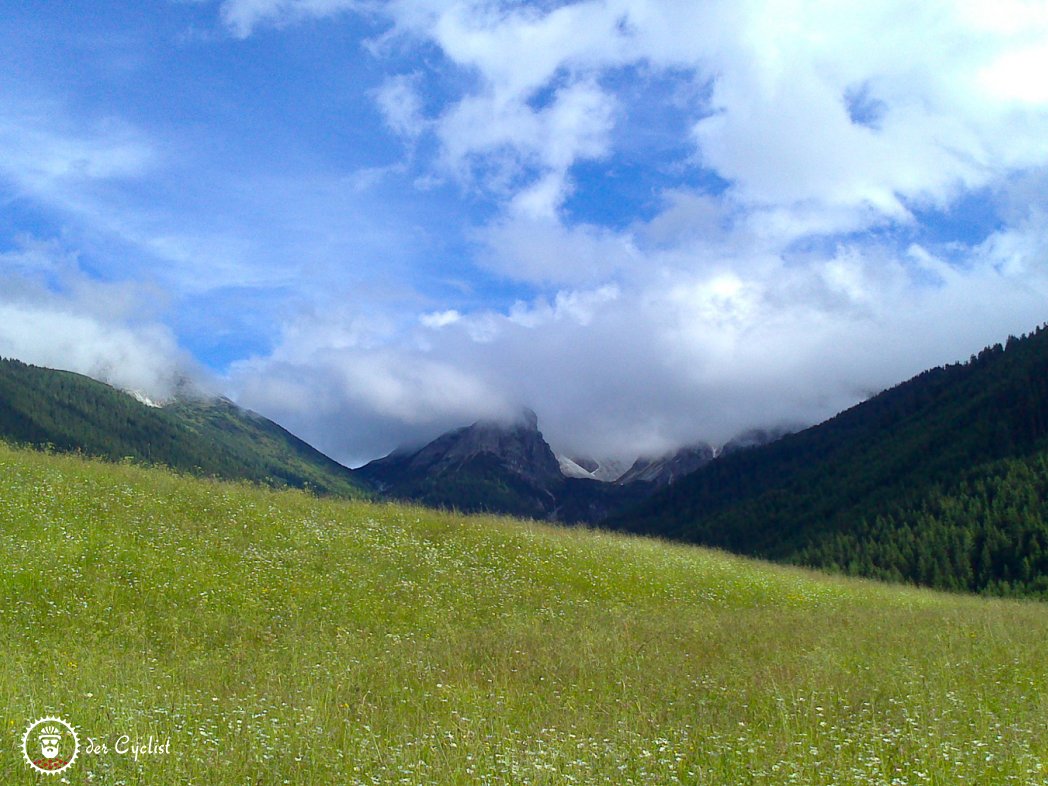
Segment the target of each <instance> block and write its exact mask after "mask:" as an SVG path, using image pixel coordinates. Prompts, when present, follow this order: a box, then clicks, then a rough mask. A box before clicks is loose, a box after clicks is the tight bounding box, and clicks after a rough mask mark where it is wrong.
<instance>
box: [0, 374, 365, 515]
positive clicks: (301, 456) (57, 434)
mask: <svg viewBox="0 0 1048 786" xmlns="http://www.w3.org/2000/svg"><path fill="white" fill-rule="evenodd" d="M0 438H3V439H6V440H7V441H9V442H13V443H17V444H26V445H34V446H37V447H49V448H52V449H54V450H58V451H80V452H82V453H85V454H87V455H91V456H98V457H101V458H106V459H110V460H114V461H118V460H122V459H125V458H131V459H134V460H136V461H141V462H145V463H149V464H163V465H166V466H169V467H173V468H175V469H179V470H184V471H188V472H192V473H195V474H200V475H214V476H216V477H221V478H229V479H244V480H252V481H256V482H259V483H265V484H266V485H270V486H276V487H280V486H291V487H296V488H307V487H308V488H312V489H313V490H315V491H317V492H321V493H330V494H337V495H340V496H350V497H352V496H361V495H362V491H361V486H360V484H359V483H358V482H357V481H356V479H354V478H353V477H352V473H351V472H350V470H349V469H347V468H346V467H343V466H342V465H341V464H339V463H337V462H335V461H333V460H332V459H330V458H328V457H327V456H325V455H324V454H322V453H320V452H319V451H317V450H315V449H314V448H312V447H310V446H309V445H308V444H306V443H305V442H303V441H302V440H300V439H299V438H298V437H296V436H294V435H293V434H291V433H289V432H288V431H286V430H284V429H283V428H281V427H280V426H278V425H277V424H276V423H273V422H272V421H270V420H267V419H266V418H264V417H262V416H260V415H257V414H255V413H253V412H249V411H247V410H244V409H241V408H240V407H237V406H236V405H235V404H233V403H232V402H231V401H228V400H226V399H221V398H200V397H190V398H184V399H180V400H176V401H174V402H172V403H170V404H168V405H166V406H164V407H151V406H147V405H146V404H144V403H142V402H140V401H138V400H137V399H135V398H133V397H132V396H130V395H128V394H126V393H124V392H122V391H119V390H116V389H114V388H112V387H110V386H109V385H105V384H103V383H101V382H97V381H95V380H93V379H90V378H88V377H85V376H82V375H80V374H74V373H72V372H68V371H55V370H53V369H47V368H40V367H37V366H31V365H27V364H25V363H21V362H19V361H17V360H5V359H0Z"/></svg>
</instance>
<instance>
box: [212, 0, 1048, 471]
mask: <svg viewBox="0 0 1048 786" xmlns="http://www.w3.org/2000/svg"><path fill="white" fill-rule="evenodd" d="M252 5H254V4H251V3H242V2H237V0H230V2H227V3H226V4H225V9H226V12H227V14H230V13H233V12H234V11H235V10H236V9H238V8H247V7H249V6H252ZM335 5H336V4H329V5H325V6H324V7H323V8H322V9H320V10H318V13H324V14H330V13H334V12H335V11H337V10H346V9H348V8H351V7H352V6H350V5H349V4H341V5H340V7H339V8H335ZM307 11H308V9H307V7H306V5H305V4H297V5H295V6H294V7H292V6H291V5H290V4H289V5H287V6H286V7H281V8H279V9H278V8H275V7H274V8H272V9H271V11H270V12H267V15H266V16H265V17H263V16H256V17H254V22H253V24H256V25H257V24H263V23H274V22H275V23H281V24H286V23H289V22H290V21H292V19H293V17H294V16H296V15H301V14H304V13H306V12H307ZM375 13H380V14H385V15H386V16H387V17H388V19H389V22H390V25H391V26H390V28H389V30H388V32H387V33H386V34H385V35H384V36H383V37H382V38H381V39H378V40H376V41H374V42H373V44H372V49H373V51H374V52H375V53H376V55H375V56H376V57H378V58H380V59H381V58H383V57H387V56H389V53H391V52H395V51H398V50H401V49H404V48H409V49H410V48H412V47H417V46H423V45H425V46H430V47H436V48H437V49H438V50H439V52H440V53H441V55H442V57H443V58H444V60H445V66H444V67H443V68H445V69H451V70H452V71H453V72H454V73H458V74H463V75H465V77H467V78H465V79H462V80H460V82H461V83H462V84H464V85H465V87H460V88H459V89H458V92H453V93H451V94H450V95H448V96H447V97H446V98H445V100H444V101H443V103H442V104H440V105H439V106H437V107H435V108H434V107H433V105H432V104H433V102H432V100H431V99H432V96H431V95H429V94H427V92H426V91H427V89H430V90H431V89H432V88H431V87H430V88H427V85H430V84H431V82H432V80H434V79H439V78H441V74H440V73H426V72H424V71H419V70H417V69H416V70H413V71H412V72H411V73H404V74H398V75H393V76H391V77H389V78H388V80H387V81H386V83H385V84H384V85H383V88H382V90H381V91H380V94H379V97H378V104H379V107H380V110H381V111H382V112H383V114H384V117H385V118H386V121H387V123H388V125H389V128H390V130H391V131H392V132H393V133H395V134H396V135H398V136H400V137H401V138H402V139H404V140H406V141H408V140H409V141H410V143H411V144H412V145H413V146H414V145H417V144H418V142H419V140H420V139H429V140H430V141H431V146H432V150H433V153H432V155H431V156H430V157H429V158H428V159H427V160H424V161H423V162H421V163H420V164H418V165H419V166H420V167H422V168H424V169H425V172H426V174H428V176H430V177H433V178H444V179H449V180H450V181H451V182H454V183H456V184H458V187H459V188H461V189H463V190H465V191H466V192H472V193H477V194H481V195H483V196H484V197H486V198H488V199H490V200H491V201H492V203H493V204H494V205H495V206H496V207H497V210H496V212H495V214H494V216H493V217H491V218H490V219H488V220H486V221H483V222H480V223H477V224H475V225H474V228H473V230H472V238H473V240H474V261H475V263H476V264H477V265H479V266H481V267H483V268H484V269H486V270H488V271H489V272H490V273H491V274H492V275H495V276H498V277H503V278H506V279H511V280H515V281H518V282H522V283H524V284H526V285H528V286H529V287H531V288H532V290H531V292H532V294H531V295H530V296H528V297H525V298H521V299H519V300H518V301H516V302H515V303H513V304H510V305H508V306H507V307H504V308H501V309H499V308H474V309H472V310H470V309H461V308H458V307H457V306H456V308H455V309H452V310H449V309H446V308H443V307H439V308H434V309H433V310H432V311H431V312H427V313H421V314H419V315H418V322H417V324H415V325H413V326H410V327H407V328H403V329H401V330H399V331H397V332H396V334H395V335H391V336H389V337H388V338H387V340H386V341H384V342H383V343H382V345H381V346H378V347H373V346H366V345H362V344H352V343H350V344H348V345H346V344H341V345H338V346H333V345H331V344H325V342H324V341H323V340H322V338H321V339H319V340H318V337H323V336H325V335H329V334H333V335H341V334H342V331H340V330H339V325H340V324H343V323H344V322H345V321H346V320H348V319H351V318H352V315H353V306H352V305H349V306H345V307H343V308H341V309H340V308H337V307H332V309H331V310H330V311H329V312H325V315H324V316H322V317H315V316H314V317H311V318H310V319H309V320H308V321H307V322H303V323H298V324H295V325H294V326H292V327H291V328H289V329H288V330H286V332H285V335H284V337H283V339H282V340H281V341H280V342H278V346H277V348H276V349H275V351H274V352H273V353H272V354H271V355H269V356H268V357H256V358H253V359H251V360H249V361H245V362H243V363H240V364H237V365H236V366H235V367H234V370H233V373H232V379H233V380H234V383H235V384H236V385H237V387H238V389H239V390H240V391H241V395H242V397H243V398H244V399H245V400H246V401H249V402H251V403H252V404H253V405H255V406H257V407H258V408H260V409H265V410H267V411H273V412H279V413H281V415H282V416H283V417H285V418H287V419H289V420H291V421H292V422H294V423H295V425H296V426H298V427H299V428H300V429H302V430H303V431H304V432H307V433H311V434H313V435H314V436H315V437H316V438H318V439H319V440H320V441H321V443H322V446H323V447H325V448H326V449H328V450H330V451H332V452H334V453H335V454H336V455H340V456H342V457H346V458H350V459H355V460H361V459H364V458H368V457H370V456H372V455H375V454H376V453H380V452H383V451H385V450H388V449H390V448H392V447H393V446H394V442H395V441H396V440H397V439H407V438H410V437H412V436H414V437H419V436H420V435H423V434H425V435H431V434H432V433H435V432H436V431H437V430H439V429H440V428H443V427H445V426H449V425H454V424H457V423H461V422H467V421H469V420H470V419H472V418H474V417H480V416H487V415H492V414H497V413H499V412H505V411H507V410H510V409H512V408H513V407H514V406H518V405H522V404H528V405H530V406H532V407H534V408H535V409H536V410H537V411H538V412H539V415H540V418H541V420H542V424H543V427H544V429H545V431H546V433H547V436H548V437H550V438H551V439H552V441H553V442H554V444H555V445H556V446H557V447H559V448H561V449H563V450H568V451H575V452H580V453H594V454H610V455H620V456H628V455H635V454H636V453H638V452H656V451H659V450H663V449H669V448H671V447H674V446H676V445H679V444H681V443H684V442H688V441H693V440H698V439H707V440H711V441H714V442H718V441H724V440H726V439H728V438H730V437H731V436H732V435H733V434H735V433H737V432H738V431H740V430H742V429H744V428H747V427H750V426H766V425H774V424H778V423H782V422H789V423H798V422H799V423H811V422H814V421H816V420H819V419H821V418H824V417H826V416H829V415H831V414H833V413H834V412H836V411H838V410H839V409H841V408H844V407H846V406H849V405H851V404H853V403H855V402H857V401H859V400H861V399H862V398H864V397H865V396H867V395H869V394H871V393H873V392H876V391H878V390H880V389H882V388H883V387H885V386H887V385H890V384H893V383H895V382H898V381H901V380H902V379H904V378H906V377H908V376H909V375H912V374H914V373H917V372H919V371H920V370H922V369H924V368H925V367H928V366H931V365H935V364H940V363H944V362H950V361H954V360H959V359H963V358H965V357H967V355H968V354H969V353H970V352H972V351H976V350H978V349H979V348H980V347H982V346H983V345H984V344H987V343H992V342H994V341H997V340H1001V339H1003V338H1004V337H1005V336H1006V335H1008V334H1009V333H1015V332H1022V331H1025V330H1028V329H1031V328H1033V327H1034V326H1035V325H1037V324H1039V323H1040V322H1043V321H1044V320H1045V319H1046V318H1048V307H1046V305H1048V246H1046V243H1045V231H1044V229H1043V226H1044V224H1043V217H1044V200H1043V198H1041V200H1040V202H1039V203H1037V202H1036V200H1035V201H1034V203H1031V204H1027V205H1025V208H1023V207H1019V206H1017V205H1016V204H1015V203H1016V201H1017V197H1016V194H1017V192H1018V191H1021V190H1022V189H1023V186H1022V185H1021V182H1022V181H1023V180H1024V178H1025V179H1027V180H1028V179H1029V178H1030V177H1034V178H1036V177H1043V172H1044V168H1045V166H1046V164H1048V100H1046V96H1045V94H1044V90H1043V86H1042V82H1041V81H1040V80H1039V78H1038V77H1037V76H1036V74H1038V73H1040V72H1041V71H1040V70H1038V68H1037V65H1038V63H1040V62H1041V59H1043V52H1045V51H1048V12H1046V8H1045V6H1044V4H1043V3H1012V4H1009V5H1008V8H1007V9H1004V10H1002V9H1001V7H1000V6H999V5H998V4H996V3H994V4H990V3H979V2H966V3H955V2H949V3H946V2H943V3H934V2H933V3H926V4H922V5H921V6H920V7H919V8H915V7H914V6H913V5H912V4H909V3H895V2H877V3H869V4H866V5H864V6H863V7H862V8H861V9H860V8H857V7H854V6H849V7H847V8H845V7H843V6H842V7H839V8H835V7H827V6H825V5H823V4H808V3H800V4H798V3H784V2H774V1H769V2H746V3H736V2H731V3H727V2H725V3H717V2H713V3H702V4H697V3H677V2H669V1H666V2H657V1H656V0H607V1H604V2H596V1H591V2H578V3H566V4H556V5H555V6H552V7H550V6H546V5H543V6H538V5H530V4H521V3H490V2H484V3H480V2H473V3H471V2H436V1H433V2H395V3H390V4H387V5H385V6H382V7H381V10H375ZM902 20H905V22H903V21H902ZM239 32H241V33H244V32H245V29H244V28H240V29H239ZM637 84H641V85H644V84H648V85H650V86H651V89H652V90H658V91H660V93H659V100H660V101H662V102H663V103H664V104H665V105H666V106H672V107H674V108H675V111H676V117H677V120H676V124H675V125H674V124H671V123H670V122H669V121H668V120H665V118H663V117H660V116H658V115H656V116H655V117H654V118H652V117H649V118H648V119H647V120H645V119H643V118H642V119H640V120H636V119H634V118H631V113H632V112H633V111H634V110H635V105H634V104H633V103H631V102H630V101H628V100H627V99H628V96H627V92H628V91H627V90H626V89H625V87H624V85H634V86H635V85H637ZM667 85H668V88H667ZM427 98H429V99H430V100H429V101H428V102H427ZM427 104H428V105H429V107H430V108H429V109H428V110H427V109H426V107H427ZM645 123H647V125H645ZM631 124H632V125H631ZM638 124H639V125H638ZM638 128H639V130H640V131H641V132H642V134H641V135H640V136H641V138H642V139H643V133H647V134H650V135H656V134H661V135H674V136H675V139H676V141H677V143H678V144H679V145H680V146H681V149H682V152H681V154H680V156H679V157H678V158H677V159H676V160H666V159H665V158H664V157H663V158H659V159H657V160H642V164H643V165H646V166H651V167H668V168H671V169H674V170H675V172H676V182H672V180H671V185H669V186H667V187H664V188H661V189H659V190H658V191H657V193H656V194H655V195H654V197H652V199H650V200H649V205H650V203H651V202H652V201H654V203H655V206H654V208H650V207H649V209H648V211H647V213H648V214H647V215H638V216H635V217H634V218H633V219H632V220H628V221H625V222H622V221H620V222H618V224H619V225H610V224H608V223H605V224H603V225H602V223H601V222H600V220H599V219H598V220H579V218H578V217H577V215H574V214H573V211H572V201H573V200H578V201H580V202H584V201H585V199H586V197H587V196H588V194H589V192H595V191H596V192H599V191H600V190H601V189H602V188H605V187H607V186H608V184H610V183H613V179H614V178H615V177H616V170H617V169H619V168H621V167H623V166H624V165H626V164H627V163H629V157H630V156H631V155H632V156H639V155H643V153H644V151H643V150H642V151H641V152H640V153H638V152H637V149H636V148H637V145H638V144H641V145H642V144H644V143H643V141H641V142H638V141H637V136H638V135H637V133H636V131H637V130H638ZM626 129H632V131H631V132H630V133H627V131H626ZM585 166H590V167H591V169H592V168H593V167H596V168H597V171H598V172H599V173H600V176H599V177H597V178H593V177H590V178H589V179H588V180H585V181H584V180H583V178H582V177H581V176H580V175H579V172H580V167H585ZM1025 191H1026V193H1027V195H1028V194H1029V192H1030V189H1029V188H1026V189H1025ZM972 199H974V200H976V201H978V203H979V209H980V211H981V213H982V214H983V215H984V216H986V215H989V216H993V217H995V218H994V219H993V220H992V221H991V222H990V223H991V226H990V228H989V229H987V230H986V231H984V232H982V233H981V234H980V235H978V236H972V235H971V232H970V231H969V229H968V228H966V227H964V226H962V225H961V224H962V222H960V221H959V220H958V219H957V218H956V217H955V216H954V214H953V211H955V210H956V209H957V206H958V205H959V204H962V203H963V202H964V201H965V200H972ZM1019 199H1021V198H1019ZM1009 204H1010V205H1011V206H1012V207H1011V208H1007V207H1006V206H1007V205H1009ZM1009 209H1010V210H1012V212H1011V214H1009V215H1006V214H1007V213H1008V211H1009ZM452 305H454V304H452ZM302 335H308V336H309V341H308V346H303V344H302V342H301V341H300V340H299V339H298V338H296V337H297V336H302ZM318 389H321V390H323V391H324V395H323V402H324V403H323V405H322V406H321V407H320V408H319V410H318V409H317V407H316V398H315V397H314V396H313V394H312V391H315V390H318ZM376 423H377V424H380V425H379V426H378V427H376V425H375V424H376ZM362 424H366V425H362Z"/></svg>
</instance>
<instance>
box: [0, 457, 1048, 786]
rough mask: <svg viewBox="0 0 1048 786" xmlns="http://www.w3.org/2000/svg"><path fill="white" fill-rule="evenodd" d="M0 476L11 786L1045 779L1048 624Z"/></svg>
mask: <svg viewBox="0 0 1048 786" xmlns="http://www.w3.org/2000/svg"><path fill="white" fill-rule="evenodd" d="M0 479H2V483H3V490H2V492H0V557H2V560H3V568H2V573H0V599H2V603H0V719H2V723H3V740H2V744H0V783H3V784H5V785H7V784H36V783H41V782H48V783H59V782H68V783H74V784H87V783H96V784H150V785H151V786H152V785H155V784H161V785H163V784H189V783H192V784H243V786H258V785H262V784H266V785H268V784H514V785H516V784H674V783H684V784H732V785H734V784H791V783H796V784H809V785H810V784H885V785H889V784H890V785H893V786H894V785H896V784H940V785H941V786H956V784H976V785H984V784H985V785H987V786H989V785H990V784H1044V783H1045V782H1046V781H1048V605H1046V604H1043V603H1037V602H1011V601H1001V600H990V599H983V598H977V597H969V596H958V595H947V594H940V593H934V592H930V591H924V590H917V589H912V588H908V587H898V586H888V585H883V584H877V583H873V582H865V581H857V580H848V579H843V578H835V577H829V576H823V575H820V574H816V573H812V572H806V571H802V570H796V569H788V568H783V567H775V566H771V565H768V564H764V563H760V562H756V561H751V560H745V559H740V558H735V557H732V556H729V555H726V554H724V553H719V552H715V551H709V550H703V549H699V548H692V547H686V546H679V545H671V544H667V543H664V542H660V541H655V540H645V539H639V538H630V537H623V536H619V535H611V534H605V533H599V532H593V531H587V530H581V529H558V528H554V527H548V526H540V525H536V524H533V523H528V522H521V521H514V520H510V519H500V518H486V517H461V516H455V515H451V514H444V513H438V512H433V511H430V510H426V509H422V508H416V507H408V506H393V505H375V504H370V503H363V502H345V501H336V500H329V499H321V498H316V497H313V496H310V495H308V494H305V493H301V492H275V491H269V490H264V489H260V488H256V487H253V486H249V485H245V484H239V485H238V484H230V483H219V482H212V481H206V480H199V479H194V478H188V477H184V476H179V475H177V474H174V473H169V472H164V471H160V470H146V469H141V468H138V467H134V466H130V465H123V464H111V463H103V462H92V461H85V460H82V459H79V458H76V457H72V456H57V455H48V454H44V453H36V452H29V451H22V450H13V449H10V448H7V447H4V446H0ZM45 715H57V716H60V717H62V718H64V719H66V720H67V721H69V722H70V723H72V724H74V725H75V726H76V728H77V731H78V734H79V737H80V741H81V751H80V754H79V756H78V758H77V760H76V761H75V762H74V764H73V765H72V766H71V767H70V768H69V769H67V770H66V771H65V772H63V773H61V774H60V775H58V776H44V775H41V774H37V773H35V772H34V771H32V770H31V769H30V768H29V766H28V765H27V764H26V763H25V762H24V760H23V758H22V753H21V740H22V734H23V732H24V731H25V729H26V727H27V726H28V724H29V723H30V722H31V721H33V720H34V719H36V718H39V717H41V716H45ZM151 736H152V737H153V738H154V739H155V740H156V741H157V743H158V744H160V745H162V744H163V743H164V742H166V741H167V742H169V746H168V752H161V753H153V754H148V753H143V754H141V755H140V756H139V757H138V759H137V761H136V759H135V757H134V755H132V753H131V752H130V751H129V752H127V753H123V754H118V753H116V752H115V751H114V747H115V746H116V745H117V743H118V741H119V740H121V739H122V738H123V739H124V740H125V744H126V743H127V742H128V741H129V742H130V743H132V744H136V743H137V744H139V745H143V746H147V742H148V740H149V738H150V737H151ZM88 740H90V741H91V743H92V744H93V745H94V746H95V748H96V749H95V750H94V751H93V752H92V751H90V750H87V747H88V746H87V743H88ZM102 745H105V746H106V747H107V749H108V752H99V750H98V749H99V748H101V746H102Z"/></svg>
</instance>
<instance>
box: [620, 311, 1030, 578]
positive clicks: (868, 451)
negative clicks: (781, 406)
mask: <svg viewBox="0 0 1048 786" xmlns="http://www.w3.org/2000/svg"><path fill="white" fill-rule="evenodd" d="M1046 461H1048V330H1045V329H1044V328H1042V329H1040V330H1038V331H1037V332H1035V333H1034V334H1031V335H1029V336H1025V337H1023V338H1021V339H1020V338H1014V337H1013V338H1010V339H1009V340H1008V342H1007V344H1006V345H1005V346H1002V345H999V344H998V345H996V346H993V347H989V348H987V349H984V350H983V351H982V352H980V353H979V354H978V355H977V356H973V357H972V358H971V359H970V360H969V361H968V362H967V363H964V364H956V365H951V366H947V367H944V368H936V369H933V370H931V371H927V372H925V373H923V374H921V375H919V376H918V377H915V378H914V379H912V380H910V381H909V382H906V383H904V384H901V385H899V386H897V387H895V388H892V389H890V390H887V391H885V392H884V393H881V394H880V395H878V396H876V397H874V398H872V399H870V400H869V401H866V402H864V403H862V404H860V405H858V406H856V407H853V408H852V409H850V410H847V411H846V412H843V413H841V414H840V415H838V416H837V417H835V418H833V419H831V420H829V421H827V422H825V423H823V424H821V425H819V426H815V427H813V428H810V429H808V430H806V431H803V432H800V433H798V434H794V435H792V436H788V437H785V438H784V439H782V440H780V441H778V442H775V443H773V444H771V445H768V446H765V447H760V448H754V449H751V450H744V451H741V452H739V453H735V454H732V455H730V456H725V457H723V458H722V459H719V460H717V461H715V462H713V463H712V464H710V465H709V466H707V467H705V468H704V469H702V470H699V471H698V472H696V473H694V474H693V475H691V476H689V477H687V478H685V479H683V480H681V481H679V482H678V483H677V484H676V485H675V486H672V487H670V488H669V489H667V490H665V491H663V492H661V493H660V494H658V495H656V496H655V497H653V498H652V499H651V500H649V501H647V502H645V503H642V504H641V505H640V506H639V507H638V508H636V509H634V510H633V511H632V512H631V513H629V514H627V515H625V516H623V517H620V518H617V519H615V520H612V521H609V522H607V523H608V525H609V526H611V527H614V528H619V529H627V530H630V531H634V532H645V533H652V534H658V535H663V536H668V537H672V538H677V539H683V540H688V541H692V542H697V543H703V544H707V545H713V546H719V547H723V548H727V549H730V550H732V551H736V552H739V553H743V554H750V555H756V556H761V557H765V558H770V559H776V560H783V561H789V562H798V563H803V564H809V565H813V566H818V567H828V568H831V569H837V570H842V571H845V572H848V573H854V574H861V575H868V576H877V577H888V578H894V579H901V580H906V581H913V582H918V583H922V584H928V585H931V586H935V587H942V588H948V589H964V590H971V591H979V592H982V591H985V592H993V593H1003V594H1029V595H1040V596H1048V515H1046V513H1048V505H1046V502H1045V500H1046V498H1048V489H1046V469H1045V465H1046Z"/></svg>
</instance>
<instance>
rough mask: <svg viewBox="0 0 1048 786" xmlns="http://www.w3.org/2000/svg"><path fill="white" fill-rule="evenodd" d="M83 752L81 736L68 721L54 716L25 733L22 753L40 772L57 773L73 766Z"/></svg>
mask: <svg viewBox="0 0 1048 786" xmlns="http://www.w3.org/2000/svg"><path fill="white" fill-rule="evenodd" d="M79 752H80V738H79V737H77V736H76V730H75V729H74V728H73V727H72V726H71V725H70V724H69V723H66V721H64V720H62V719H61V718H58V717H55V716H53V715H48V716H47V717H46V718H39V719H37V720H35V721H33V722H32V723H30V724H29V726H28V727H26V730H25V734H23V735H22V755H23V756H24V757H25V760H26V762H27V763H28V764H29V766H30V767H32V768H33V769H34V770H36V771H37V772H42V773H44V774H45V775H57V774H58V773H60V772H64V771H65V770H67V769H69V768H70V767H71V766H72V765H73V762H74V761H76V755H77V754H78V753H79Z"/></svg>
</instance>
